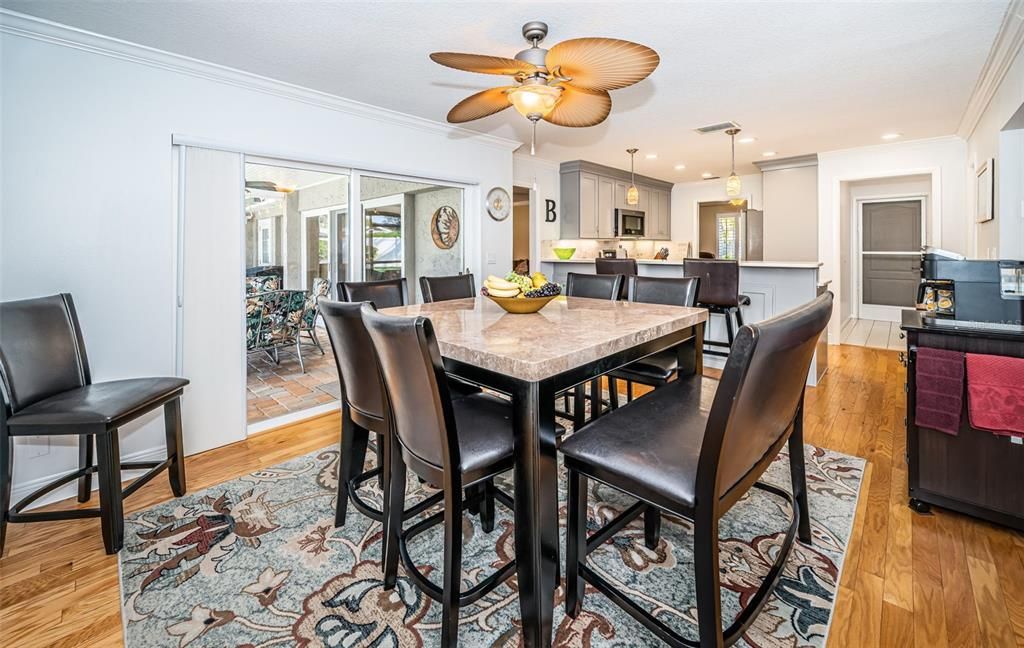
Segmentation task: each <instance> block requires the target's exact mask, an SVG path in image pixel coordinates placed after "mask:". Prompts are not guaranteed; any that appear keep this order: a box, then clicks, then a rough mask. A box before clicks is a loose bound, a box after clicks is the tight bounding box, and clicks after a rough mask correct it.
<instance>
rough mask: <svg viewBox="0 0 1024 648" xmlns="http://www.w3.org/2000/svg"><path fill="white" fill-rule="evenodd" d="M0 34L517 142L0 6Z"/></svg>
mask: <svg viewBox="0 0 1024 648" xmlns="http://www.w3.org/2000/svg"><path fill="white" fill-rule="evenodd" d="M0 33H2V34H10V35H12V36H18V37H22V38H29V39H32V40H37V41H41V42H44V43H49V44H52V45H58V46H61V47H68V48H72V49H77V50H80V51H83V52H89V53H91V54H98V55H100V56H107V57H110V58H114V59H118V60H121V61H128V62H130V63H136V64H139V65H145V66H148V67H152V68H157V69H161V70H167V71H170V72H177V73H179V74H185V75H188V76H192V77H196V78H199V79H206V80H208V81H214V82H217V83H223V84H226V85H232V86H235V87H238V88H243V89H246V90H252V91H255V92H261V93H263V94H268V95H273V96H275V97H280V98H283V99H289V100H291V101H298V102H300V103H304V104H308V105H312V106H316V107H319V108H325V109H327V110H333V111H335V112H340V113H345V114H348V115H352V116H355V117H361V118H364V119H372V120H375V121H379V122H383V123H387V124H391V125H398V126H404V127H407V128H415V129H418V130H421V131H426V132H430V133H435V134H441V135H445V136H455V138H456V139H466V140H473V141H475V142H478V143H480V144H485V145H488V146H493V147H495V148H499V149H502V150H507V151H514V150H515V149H517V148H519V147H521V146H522V145H523V143H522V142H518V141H515V140H511V139H507V138H504V137H498V136H496V135H490V134H487V133H479V132H477V131H474V130H470V129H468V128H461V127H458V126H452V125H450V124H446V123H443V122H438V121H434V120H431V119H426V118H423V117H417V116H415V115H409V114H406V113H402V112H398V111H396V110H390V109H388V108H381V107H379V106H373V105H371V104H367V103H363V102H361V101H354V100H352V99H345V98H344V97H339V96H337V95H332V94H329V93H326V92H321V91H319V90H313V89H311V88H306V87H303V86H299V85H295V84H292V83H287V82H285V81H279V80H277V79H271V78H268V77H264V76H260V75H258V74H252V73H251V72H244V71H242V70H236V69H234V68H230V67H227V66H224V65H218V64H216V63H210V62H209V61H202V60H199V59H194V58H190V57H188V56H182V55H180V54H174V53H172V52H165V51H163V50H159V49H156V48H153V47H147V46H145V45H139V44H138V43H132V42H129V41H125V40H121V39H118V38H113V37H110V36H104V35H102V34H96V33H93V32H90V31H85V30H84V29H78V28H77V27H71V26H68V25H63V24H60V23H56V22H53V21H50V20H45V19H43V18H37V17H35V16H30V15H28V14H23V13H19V12H17V11H11V10H9V9H4V8H2V7H0Z"/></svg>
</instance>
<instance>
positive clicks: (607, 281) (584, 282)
mask: <svg viewBox="0 0 1024 648" xmlns="http://www.w3.org/2000/svg"><path fill="white" fill-rule="evenodd" d="M622 279H623V277H622V275H620V274H614V275H592V274H581V273H579V272H570V273H569V274H568V275H566V280H565V294H566V295H567V296H568V297H589V298H591V299H618V298H619V292H620V291H621V289H622Z"/></svg>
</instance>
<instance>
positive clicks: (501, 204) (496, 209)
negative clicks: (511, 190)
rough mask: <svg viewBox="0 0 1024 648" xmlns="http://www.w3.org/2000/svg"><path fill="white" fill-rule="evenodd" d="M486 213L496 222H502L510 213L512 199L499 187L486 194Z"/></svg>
mask: <svg viewBox="0 0 1024 648" xmlns="http://www.w3.org/2000/svg"><path fill="white" fill-rule="evenodd" d="M487 213H488V214H489V215H490V217H491V218H493V219H494V220H496V221H503V220H505V219H506V218H508V215H509V214H511V213H512V198H510V197H509V195H508V192H507V191H505V190H504V189H503V188H501V187H495V188H493V189H491V190H490V191H488V192H487Z"/></svg>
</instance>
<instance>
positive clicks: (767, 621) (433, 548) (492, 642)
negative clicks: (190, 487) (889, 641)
mask: <svg viewBox="0 0 1024 648" xmlns="http://www.w3.org/2000/svg"><path fill="white" fill-rule="evenodd" d="M370 454H371V455H372V453H370ZM337 466H338V450H337V448H325V449H324V450H321V451H319V452H315V453H312V454H309V455H306V456H303V457H299V458H297V459H293V460H291V461H288V462H286V463H283V464H281V465H278V466H274V467H272V468H267V469H265V470H260V471H258V472H255V473H252V474H250V475H246V476H244V477H240V478H238V479H235V480H233V481H229V482H225V483H223V484H220V485H218V486H214V487H212V488H209V489H207V490H205V491H202V492H197V493H190V494H188V495H186V496H185V497H182V498H179V499H176V500H173V501H169V502H166V503H164V504H160V505H158V506H155V507H153V508H151V509H149V510H146V511H142V512H139V513H136V514H134V515H131V516H130V517H129V518H128V519H127V520H126V529H125V533H126V541H125V548H124V550H123V551H122V552H121V554H120V568H121V576H122V578H121V588H122V589H121V594H122V601H123V619H124V623H125V644H126V645H127V646H129V647H131V648H137V647H142V646H146V647H149V646H179V647H183V646H249V647H254V646H345V647H351V648H356V647H363V646H365V647H370V646H372V647H383V646H403V647H404V646H437V645H439V642H440V629H439V625H438V621H439V619H440V611H441V606H440V604H439V603H435V602H433V601H432V600H431V599H429V598H427V597H426V596H424V595H423V594H422V593H421V592H420V591H419V590H417V589H416V587H415V586H414V585H413V583H412V582H411V581H409V580H407V579H406V578H404V576H402V574H403V573H404V572H401V571H400V578H399V583H398V587H397V588H396V589H394V590H392V591H384V590H383V589H382V588H381V584H382V583H381V567H380V557H381V526H380V524H378V523H375V522H371V521H370V520H369V519H367V518H366V517H364V516H363V515H361V514H360V513H359V512H358V511H355V510H354V509H353V508H352V507H351V506H350V507H349V516H348V522H347V524H346V525H345V526H344V527H343V528H341V529H335V528H334V526H333V518H334V493H335V487H336V477H335V474H336V471H337ZM863 470H864V462H863V460H861V459H858V458H855V457H850V456H846V455H842V454H839V453H836V452H831V451H828V450H822V449H819V448H814V447H811V446H808V447H807V478H808V486H809V491H810V508H811V516H812V530H813V534H814V546H813V547H810V548H808V547H804V546H803V545H801V544H800V543H796V544H795V546H794V549H793V553H792V554H791V555H790V558H789V562H788V568H787V569H786V571H785V573H784V575H783V577H782V580H781V581H780V583H779V586H778V587H777V588H776V591H775V594H774V595H773V597H772V598H771V599H770V600H769V602H768V604H767V605H766V606H765V608H764V611H763V612H762V613H761V614H760V616H759V617H758V618H757V620H756V622H755V623H754V625H753V626H752V627H751V629H750V630H749V631H748V632H747V634H746V636H745V637H744V640H741V641H740V643H739V644H738V645H747V646H750V647H765V648H767V647H772V648H776V647H786V648H795V647H797V646H823V645H824V643H825V635H826V632H827V629H828V624H829V618H830V616H831V612H832V605H833V602H834V600H835V593H836V587H837V582H838V579H839V572H840V567H841V564H842V560H843V555H844V553H845V551H846V545H847V540H848V538H849V535H850V530H851V528H852V525H853V516H854V511H855V509H856V504H857V497H858V494H859V491H860V486H861V481H862V477H863ZM767 479H768V481H771V482H773V483H777V484H779V485H782V486H784V487H786V488H787V490H788V483H789V469H788V458H787V457H786V456H785V455H784V454H783V455H780V457H779V458H778V459H777V460H776V461H775V463H774V464H773V465H772V467H771V469H770V470H769V473H768V476H767ZM510 482H511V478H509V480H508V481H507V482H506V483H505V484H503V487H504V488H505V490H506V491H509V492H510V491H511V483H510ZM375 488H376V485H375V484H372V485H370V486H367V487H366V488H365V496H366V498H367V499H368V500H370V501H376V502H377V503H379V501H380V493H379V492H375V490H374V489H375ZM564 489H565V480H564V478H563V479H562V480H561V481H560V490H561V491H562V492H561V493H560V495H561V497H562V506H561V514H562V534H563V542H564V524H565V519H564V516H565V504H564V498H565V492H564ZM590 489H591V490H590V510H589V519H590V524H591V525H592V530H593V529H594V528H597V526H598V525H600V524H604V523H605V522H606V521H608V520H610V519H611V518H612V517H614V516H615V515H616V513H618V512H619V511H621V510H623V509H625V508H627V507H628V506H630V505H631V504H632V503H633V500H631V499H630V498H628V497H626V496H624V495H622V494H620V493H618V492H616V491H614V490H612V489H611V488H609V487H607V486H604V485H600V484H595V483H593V482H591V486H590ZM408 492H409V501H412V500H413V499H414V498H416V497H423V496H425V495H426V494H428V493H427V491H425V487H423V486H421V485H420V484H419V483H418V481H416V480H415V479H414V478H411V477H410V481H409V491H408ZM496 508H497V513H498V522H497V525H496V527H495V530H494V531H493V532H492V533H490V534H487V533H484V532H483V531H482V530H481V528H480V525H479V519H478V518H476V517H470V516H468V515H467V516H466V518H465V522H464V526H463V533H464V537H465V540H466V549H465V551H464V558H463V581H464V583H467V585H464V587H468V584H471V583H473V582H476V581H478V580H480V579H481V578H484V577H486V576H487V575H488V574H489V573H490V571H491V570H492V569H493V568H494V566H495V565H500V564H502V563H503V562H504V561H506V560H508V559H510V558H512V557H513V555H514V546H513V536H512V530H513V526H512V518H511V515H510V513H509V512H508V511H507V510H505V509H504V508H503V507H501V506H500V505H499V506H498V507H496ZM787 519H788V510H787V509H786V505H785V504H784V503H783V502H781V501H780V500H778V498H775V497H772V496H769V495H767V494H764V493H762V492H760V491H757V490H755V491H753V492H752V493H751V494H750V495H748V496H747V497H746V498H745V499H743V500H742V501H741V502H739V503H738V504H737V505H736V506H735V507H734V508H733V509H732V510H731V511H730V512H729V513H728V514H727V515H726V517H725V518H723V520H722V524H721V532H720V537H721V569H722V585H723V615H724V616H725V617H726V618H728V619H731V618H733V617H734V616H735V615H736V614H737V613H738V610H739V607H738V606H739V603H740V601H744V600H746V599H747V598H748V597H749V596H750V595H751V594H752V593H753V592H754V591H755V590H756V589H757V586H758V584H759V582H760V579H761V577H762V575H763V574H764V573H765V572H766V571H767V569H768V566H769V565H770V563H771V561H772V559H773V556H774V555H775V553H776V551H777V549H778V546H779V544H780V543H781V540H782V537H783V535H784V528H785V526H786V523H787ZM407 524H409V523H407ZM690 529H691V527H690V524H689V523H688V522H684V521H681V520H673V519H671V518H666V520H665V522H664V523H663V525H662V539H661V542H660V543H659V545H658V546H657V548H655V549H654V550H648V549H647V548H646V547H645V546H644V542H643V522H642V519H640V520H637V521H636V523H635V524H634V525H633V526H631V527H629V528H627V529H626V530H625V531H623V532H622V533H620V534H619V535H617V536H616V537H615V538H614V539H613V540H612V541H610V542H608V543H605V544H604V545H603V546H602V547H601V548H600V549H598V550H597V551H595V552H594V553H593V554H591V558H590V564H591V565H592V566H594V567H595V568H597V569H598V570H600V572H601V573H602V574H603V575H604V576H605V577H606V578H608V579H610V580H611V581H613V582H615V583H617V584H618V585H619V586H620V587H622V588H624V589H625V590H627V591H628V592H629V594H630V596H631V597H633V598H634V599H635V600H638V601H642V602H645V603H646V604H647V605H648V607H649V609H650V610H651V611H652V613H653V614H655V615H656V616H657V617H658V618H660V619H662V620H664V621H665V622H667V623H669V624H670V625H672V626H673V627H675V628H677V629H679V630H680V631H682V632H684V633H686V634H687V636H691V637H694V638H696V616H697V613H696V604H695V598H694V591H693V578H692V573H693V565H692V538H691V535H690ZM441 534H442V531H441V527H440V526H438V527H435V528H434V529H432V530H431V531H429V532H427V533H425V534H424V535H422V536H420V537H419V538H417V539H416V540H415V541H414V543H413V545H412V546H411V547H410V549H411V551H412V553H413V555H414V557H415V558H416V559H417V560H418V561H419V564H421V565H427V566H429V567H427V568H426V569H425V571H428V572H429V571H433V577H434V578H435V580H438V577H439V575H440V557H441V546H442V544H441ZM563 547H564V544H563ZM563 556H564V554H563ZM563 574H564V570H563ZM556 606H557V607H556V609H555V613H554V617H555V639H554V644H555V645H556V646H559V647H570V646H631V647H632V646H659V645H662V644H661V643H660V641H659V640H658V639H657V638H656V637H654V635H652V634H651V633H649V632H648V631H647V630H646V629H645V628H643V626H641V625H640V624H638V623H637V622H635V621H634V620H633V619H632V618H631V617H629V616H628V615H626V614H625V613H624V612H622V611H621V610H619V609H618V608H617V607H615V606H614V605H613V604H611V603H610V602H609V601H608V599H606V598H605V597H604V596H603V595H601V594H599V593H598V592H596V591H595V590H592V589H590V588H588V594H587V597H586V599H585V601H584V613H583V614H581V615H580V617H579V618H578V619H575V620H573V619H570V618H568V617H566V616H565V614H564V604H563V593H562V589H561V588H560V589H559V590H558V592H557V594H556ZM518 623H519V608H518V601H517V592H516V582H515V578H514V577H513V578H512V579H511V580H510V581H508V582H506V583H505V584H504V585H502V586H500V587H498V588H497V589H496V590H494V591H493V592H491V593H490V594H489V595H488V596H486V597H484V598H483V599H481V600H480V601H478V602H477V603H476V604H474V605H471V606H468V607H466V608H463V609H462V611H461V621H460V630H459V642H460V644H461V645H463V646H495V647H504V646H516V645H519V643H520V634H519V626H518Z"/></svg>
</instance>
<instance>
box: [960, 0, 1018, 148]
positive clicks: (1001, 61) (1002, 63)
mask: <svg viewBox="0 0 1024 648" xmlns="http://www.w3.org/2000/svg"><path fill="white" fill-rule="evenodd" d="M1022 47H1024V0H1011V1H1010V6H1008V7H1007V8H1006V15H1004V16H1003V22H1002V24H1001V25H1000V26H999V32H998V33H997V34H996V38H995V41H993V43H992V49H991V50H989V53H988V58H987V59H986V60H985V64H984V65H983V66H982V68H981V74H980V75H979V76H978V83H977V84H976V85H975V86H974V90H973V92H971V98H970V100H968V102H967V108H966V109H965V110H964V114H963V117H961V118H960V126H959V127H958V128H957V131H956V132H957V135H959V136H960V137H962V138H964V139H967V138H969V137H970V136H971V135H972V134H973V133H974V129H975V128H977V126H978V122H979V121H980V120H981V116H982V115H983V114H984V113H985V109H986V108H988V104H989V102H990V101H992V97H993V96H994V95H995V94H996V90H998V89H999V84H1001V83H1002V82H1003V78H1004V77H1006V73H1007V72H1008V71H1009V69H1010V66H1011V65H1012V64H1013V61H1014V59H1015V58H1016V57H1017V54H1018V53H1019V52H1020V50H1021V48H1022Z"/></svg>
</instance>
